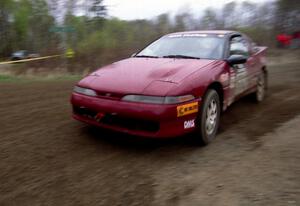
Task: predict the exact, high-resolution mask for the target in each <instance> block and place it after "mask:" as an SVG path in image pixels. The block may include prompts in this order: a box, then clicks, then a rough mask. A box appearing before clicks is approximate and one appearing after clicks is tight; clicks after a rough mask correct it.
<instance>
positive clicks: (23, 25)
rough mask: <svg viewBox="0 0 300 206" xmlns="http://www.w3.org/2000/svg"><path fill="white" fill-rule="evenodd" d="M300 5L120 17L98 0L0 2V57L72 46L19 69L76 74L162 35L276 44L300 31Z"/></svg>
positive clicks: (282, 2) (289, 1)
mask: <svg viewBox="0 0 300 206" xmlns="http://www.w3.org/2000/svg"><path fill="white" fill-rule="evenodd" d="M299 7H300V4H299V2H298V1H297V0H277V1H266V2H264V3H252V2H247V1H244V2H242V3H235V2H230V3H227V4H225V5H224V7H223V8H221V9H214V8H207V9H205V10H204V11H203V13H202V14H200V15H195V14H194V13H192V12H191V11H190V9H188V8H186V9H182V10H181V11H180V12H179V13H177V14H176V15H170V14H168V13H165V14H161V15H159V16H157V17H155V18H153V19H147V20H146V19H144V20H132V21H124V20H120V19H117V18H114V17H111V16H110V15H109V9H110V7H108V6H107V5H105V4H104V2H103V1H102V0H89V1H87V0H85V1H75V0H1V1H0V19H1V21H0V57H1V59H5V58H6V59H8V58H9V56H10V55H11V53H12V52H14V51H17V50H23V49H25V50H29V51H31V52H35V53H39V54H41V55H51V54H64V53H65V52H66V50H67V49H68V48H71V49H72V50H74V52H75V56H74V58H56V59H51V60H41V61H37V62H31V63H26V64H23V65H24V66H23V68H30V69H32V68H35V69H36V71H39V70H41V69H44V70H48V71H52V70H57V69H58V68H60V69H61V70H60V72H62V73H64V72H65V69H66V70H67V72H68V73H72V74H74V73H80V74H81V73H84V71H86V70H88V71H91V70H94V69H96V68H98V67H100V66H102V65H105V64H108V63H111V62H113V61H116V60H119V59H122V58H125V57H128V56H130V55H131V54H133V53H135V52H136V51H138V50H140V49H142V48H143V47H144V46H145V45H147V44H148V43H150V42H151V41H153V40H155V39H156V38H158V37H159V36H161V35H163V34H165V33H169V32H176V31H184V30H202V29H232V30H240V31H242V32H244V33H246V34H248V35H249V36H251V37H252V38H253V39H254V40H255V41H256V42H257V43H258V44H261V45H267V46H269V47H275V46H276V35H277V34H278V33H290V34H291V33H293V32H296V31H297V29H299V27H298V25H299V24H298V23H299V18H300V17H299V16H300V8H299Z"/></svg>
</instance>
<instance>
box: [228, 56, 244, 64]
mask: <svg viewBox="0 0 300 206" xmlns="http://www.w3.org/2000/svg"><path fill="white" fill-rule="evenodd" d="M227 62H228V64H230V65H236V64H245V63H246V62H247V57H246V56H244V55H237V54H234V55H231V56H230V57H229V58H228V59H227Z"/></svg>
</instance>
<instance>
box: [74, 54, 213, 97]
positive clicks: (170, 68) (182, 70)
mask: <svg viewBox="0 0 300 206" xmlns="http://www.w3.org/2000/svg"><path fill="white" fill-rule="evenodd" d="M215 62H217V61H216V60H204V59H203V60H198V59H170V58H129V59H125V60H122V61H119V62H116V63H113V64H110V65H108V66H105V67H103V68H100V69H99V70H97V71H95V72H93V73H92V74H90V75H89V76H87V77H86V78H84V79H83V80H82V81H80V82H79V85H80V86H83V87H88V88H91V89H94V90H97V91H104V92H114V93H121V94H147V93H151V95H164V93H166V92H167V90H169V89H170V88H171V87H172V86H173V85H174V84H178V83H180V81H182V80H183V79H184V78H185V77H187V76H188V75H190V74H192V73H194V72H196V71H197V70H199V69H201V68H204V67H207V66H209V65H211V64H214V63H215ZM153 90H154V91H153Z"/></svg>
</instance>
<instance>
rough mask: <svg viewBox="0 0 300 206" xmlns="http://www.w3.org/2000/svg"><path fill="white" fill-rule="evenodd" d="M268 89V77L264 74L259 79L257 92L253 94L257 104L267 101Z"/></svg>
mask: <svg viewBox="0 0 300 206" xmlns="http://www.w3.org/2000/svg"><path fill="white" fill-rule="evenodd" d="M266 89H267V80H266V75H265V73H264V72H262V73H261V74H260V75H259V76H258V78H257V84H256V92H255V93H254V94H253V95H254V100H255V101H256V102H257V103H259V102H262V101H263V100H264V99H265V96H266Z"/></svg>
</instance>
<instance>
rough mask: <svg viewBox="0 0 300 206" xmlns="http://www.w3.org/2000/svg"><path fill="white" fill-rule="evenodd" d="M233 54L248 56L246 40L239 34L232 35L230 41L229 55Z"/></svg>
mask: <svg viewBox="0 0 300 206" xmlns="http://www.w3.org/2000/svg"><path fill="white" fill-rule="evenodd" d="M234 54H238V55H245V56H247V57H248V56H249V47H248V42H247V41H246V40H245V39H243V38H242V37H241V36H237V37H233V38H232V39H231V41H230V55H234Z"/></svg>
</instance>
